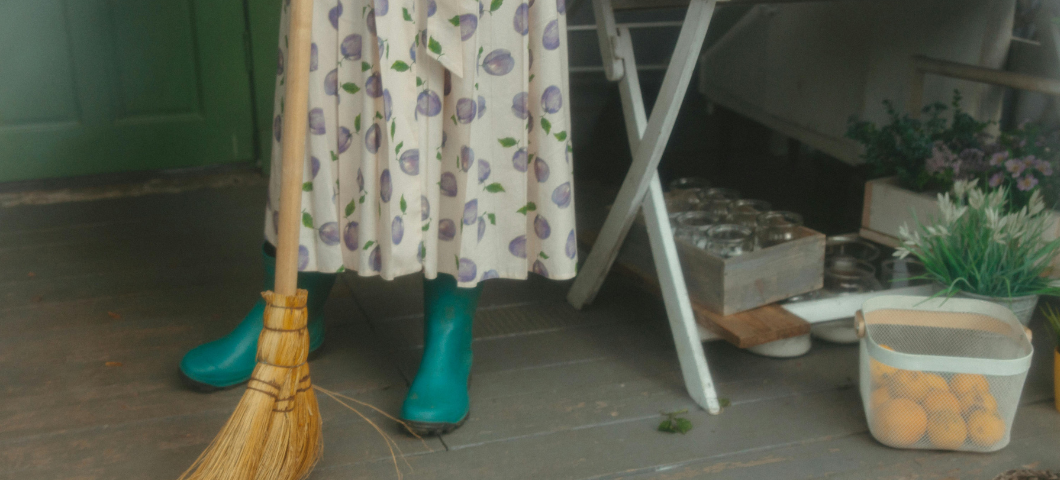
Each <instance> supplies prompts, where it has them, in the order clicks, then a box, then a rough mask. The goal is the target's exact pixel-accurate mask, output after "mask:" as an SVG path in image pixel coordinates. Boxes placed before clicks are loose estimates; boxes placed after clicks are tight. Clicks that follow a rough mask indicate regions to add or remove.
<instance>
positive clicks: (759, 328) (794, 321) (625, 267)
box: [580, 231, 810, 348]
mask: <svg viewBox="0 0 1060 480" xmlns="http://www.w3.org/2000/svg"><path fill="white" fill-rule="evenodd" d="M597 233H598V232H596V231H582V232H581V234H580V238H581V240H582V241H583V242H585V243H587V244H589V245H590V246H591V244H592V242H594V241H595V240H596V235H597ZM629 236H630V238H635V235H634V232H633V231H631V232H630V235H629ZM627 243H628V242H627ZM633 247H639V246H637V245H627V246H624V247H623V252H622V253H619V258H618V259H617V260H616V261H615V265H614V267H612V271H613V272H615V273H618V274H619V275H623V276H626V277H629V278H632V279H634V280H636V281H637V283H638V284H639V285H642V286H643V287H644V289H645V290H647V291H648V292H651V293H652V294H653V295H655V296H657V297H659V298H662V290H661V288H660V287H659V281H658V279H657V278H656V277H655V272H654V271H652V270H651V269H650V268H648V266H647V265H646V264H642V263H634V262H627V261H623V260H624V256H625V255H624V253H625V251H626V250H627V249H628V248H633ZM692 311H693V313H695V315H696V322H698V323H699V324H700V325H702V326H703V327H704V328H706V329H707V330H710V331H711V332H714V333H715V334H717V335H718V336H719V337H721V338H723V339H725V340H726V341H728V342H729V343H731V344H733V345H735V346H737V347H740V348H748V347H753V346H755V345H761V344H763V343H767V342H772V341H774V340H783V339H785V338H792V337H798V336H800V335H806V334H808V333H810V324H809V322H807V321H806V320H803V319H802V318H799V317H798V316H795V315H793V314H791V313H790V312H788V311H787V310H785V309H783V308H781V307H779V306H777V305H775V304H772V305H766V306H763V307H758V308H755V309H751V310H747V311H745V312H740V313H736V314H733V315H719V314H717V313H714V312H713V311H711V310H710V309H708V308H707V307H706V306H705V305H703V304H701V303H698V302H696V301H695V299H692Z"/></svg>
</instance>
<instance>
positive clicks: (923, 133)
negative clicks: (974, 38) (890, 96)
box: [846, 90, 990, 192]
mask: <svg viewBox="0 0 1060 480" xmlns="http://www.w3.org/2000/svg"><path fill="white" fill-rule="evenodd" d="M960 102H961V95H960V92H958V91H956V90H954V92H953V102H952V106H953V116H952V120H951V121H949V122H947V120H946V119H945V118H943V117H942V115H943V113H945V112H946V110H947V109H948V107H947V106H946V105H944V104H942V103H934V104H931V105H928V106H926V107H924V108H923V109H922V110H921V112H920V113H921V116H922V117H923V120H921V119H916V118H913V117H911V116H909V114H900V113H898V110H897V109H895V107H894V105H893V104H892V103H891V102H890V101H889V100H885V101H884V102H883V105H884V107H885V108H886V109H887V115H888V116H889V117H890V118H891V122H890V123H889V124H886V125H884V126H882V127H877V126H876V124H875V123H872V122H868V121H864V120H861V121H859V120H857V119H854V118H851V119H850V121H849V123H848V126H847V133H846V137H847V138H850V139H853V140H856V141H858V142H859V143H861V144H862V145H863V146H864V147H865V153H864V155H863V156H862V158H864V159H865V163H867V164H868V165H869V166H870V167H871V168H872V175H873V176H874V177H888V176H892V175H895V176H897V177H898V183H899V185H901V186H902V187H903V188H908V189H910V190H913V191H916V192H922V191H925V190H946V189H948V188H949V186H950V185H951V184H952V182H953V177H952V174H948V173H941V174H936V173H931V172H928V171H927V170H926V169H925V161H926V160H927V159H928V158H929V157H931V155H932V149H933V148H934V147H935V145H936V143H935V142H939V141H941V142H943V143H944V144H945V145H947V146H949V147H950V148H951V149H953V150H955V151H958V152H959V151H962V150H963V149H964V148H967V147H969V146H973V145H977V144H978V141H977V140H978V138H979V137H980V136H981V135H982V133H983V131H984V130H985V129H986V127H987V126H989V125H990V122H979V121H977V120H975V118H973V117H972V116H971V115H968V114H967V113H965V112H964V111H963V110H961V108H960Z"/></svg>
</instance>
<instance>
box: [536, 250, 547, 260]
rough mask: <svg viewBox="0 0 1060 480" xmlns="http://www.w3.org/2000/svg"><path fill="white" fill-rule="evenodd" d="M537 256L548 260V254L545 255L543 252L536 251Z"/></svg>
mask: <svg viewBox="0 0 1060 480" xmlns="http://www.w3.org/2000/svg"><path fill="white" fill-rule="evenodd" d="M537 256H539V257H541V258H543V259H545V260H548V255H545V252H537Z"/></svg>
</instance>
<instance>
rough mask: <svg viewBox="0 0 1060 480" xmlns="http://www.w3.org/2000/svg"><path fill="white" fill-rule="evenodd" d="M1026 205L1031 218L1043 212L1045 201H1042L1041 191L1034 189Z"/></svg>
mask: <svg viewBox="0 0 1060 480" xmlns="http://www.w3.org/2000/svg"><path fill="white" fill-rule="evenodd" d="M1027 204H1028V205H1029V206H1030V215H1031V216H1032V217H1033V216H1035V215H1038V214H1039V213H1042V211H1043V210H1045V201H1043V200H1042V195H1041V189H1036V190H1034V192H1033V193H1031V199H1030V201H1029V202H1028V203H1027Z"/></svg>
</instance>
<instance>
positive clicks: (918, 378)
mask: <svg viewBox="0 0 1060 480" xmlns="http://www.w3.org/2000/svg"><path fill="white" fill-rule="evenodd" d="M931 383H932V382H930V380H929V377H928V374H925V373H921V372H917V371H913V370H899V371H897V372H896V373H895V374H894V375H893V376H892V377H891V381H890V383H889V384H888V387H889V388H890V390H891V396H892V397H895V398H907V399H909V400H912V401H914V402H920V401H922V400H923V399H924V397H925V396H927V394H928V392H929V391H930V390H931Z"/></svg>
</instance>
